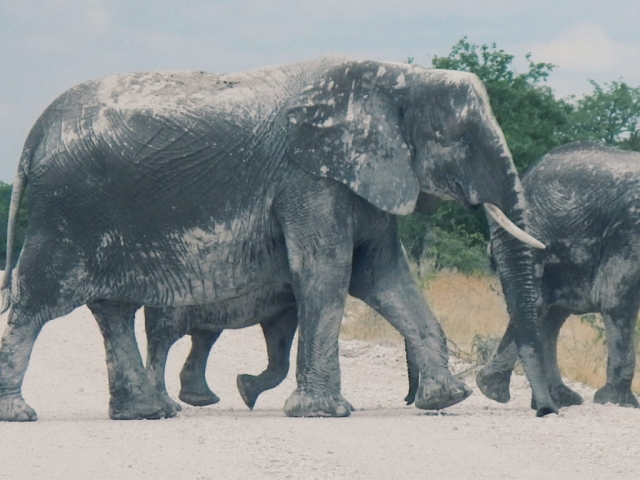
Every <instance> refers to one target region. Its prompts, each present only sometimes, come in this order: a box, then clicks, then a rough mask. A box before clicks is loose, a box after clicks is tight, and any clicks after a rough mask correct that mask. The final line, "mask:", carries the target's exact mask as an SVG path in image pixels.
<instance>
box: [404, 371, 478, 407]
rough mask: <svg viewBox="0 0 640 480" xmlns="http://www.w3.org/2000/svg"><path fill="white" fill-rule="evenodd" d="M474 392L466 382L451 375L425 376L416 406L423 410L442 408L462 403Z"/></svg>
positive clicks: (416, 399)
mask: <svg viewBox="0 0 640 480" xmlns="http://www.w3.org/2000/svg"><path fill="white" fill-rule="evenodd" d="M421 380H422V378H421ZM472 393H473V390H471V389H470V388H469V387H468V386H467V385H466V384H465V383H464V382H461V381H460V380H457V379H455V378H453V377H452V376H451V375H441V376H438V377H436V378H424V380H422V381H421V382H420V386H419V387H418V391H417V393H416V398H415V401H416V407H418V408H420V409H422V410H441V409H443V408H447V407H450V406H451V405H455V404H456V403H460V402H461V401H463V400H464V399H465V398H467V397H468V396H469V395H471V394H472Z"/></svg>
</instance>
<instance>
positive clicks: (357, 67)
mask: <svg viewBox="0 0 640 480" xmlns="http://www.w3.org/2000/svg"><path fill="white" fill-rule="evenodd" d="M405 70H406V68H405V67H403V66H402V65H390V64H382V63H377V62H347V63H344V64H342V65H340V66H338V67H333V68H332V69H331V70H329V71H328V72H327V73H326V74H325V75H324V76H323V78H321V79H320V80H318V81H317V82H316V83H315V84H313V85H312V86H310V87H307V88H306V89H305V90H304V91H303V92H302V93H301V94H300V96H299V98H298V99H297V102H296V104H295V105H294V106H293V107H292V108H291V109H290V110H289V111H288V116H289V131H288V143H287V148H288V152H289V156H290V157H291V159H292V160H293V161H294V162H296V163H297V164H298V165H299V166H300V167H302V168H303V169H305V170H307V171H309V172H312V173H314V174H316V175H319V176H322V177H328V178H333V179H335V180H338V181H339V182H342V183H344V184H345V185H348V186H349V188H351V189H352V190H353V191H354V192H356V193H357V194H358V195H360V196H361V197H363V198H365V199H366V200H368V201H369V202H370V203H372V204H373V205H375V206H376V207H378V208H380V209H382V210H385V211H387V212H390V213H395V214H407V213H410V212H412V211H413V210H414V208H415V204H416V199H417V198H418V193H419V191H420V185H419V184H418V178H417V176H416V174H415V173H414V171H413V169H412V167H411V164H412V162H411V151H410V150H409V148H408V146H407V143H406V142H405V139H404V137H403V133H402V131H401V128H400V121H401V118H400V117H401V115H402V113H401V107H400V105H401V103H402V99H403V98H404V96H405V95H406V90H407V89H406V84H405V76H404V75H405V73H406V72H405Z"/></svg>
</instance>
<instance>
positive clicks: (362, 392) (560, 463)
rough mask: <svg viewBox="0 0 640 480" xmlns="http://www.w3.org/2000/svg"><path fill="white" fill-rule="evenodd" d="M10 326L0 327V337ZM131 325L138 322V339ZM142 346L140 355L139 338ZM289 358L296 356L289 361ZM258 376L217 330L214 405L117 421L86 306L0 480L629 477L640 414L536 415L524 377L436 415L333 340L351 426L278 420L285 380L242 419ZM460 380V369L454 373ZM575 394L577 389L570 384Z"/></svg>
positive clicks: (389, 350)
mask: <svg viewBox="0 0 640 480" xmlns="http://www.w3.org/2000/svg"><path fill="white" fill-rule="evenodd" d="M5 324H6V315H3V316H2V317H0V330H3V329H4V325H5ZM140 325H141V322H140V321H138V326H139V327H138V333H139V334H141V330H140ZM141 337H142V336H141V335H139V338H140V341H141V346H142V347H143V348H144V339H143V338H141ZM188 346H189V342H188V340H187V339H186V338H185V339H182V340H181V341H180V342H178V343H177V344H176V345H175V346H174V348H173V349H172V351H171V355H170V359H169V365H168V371H167V383H168V386H169V393H170V394H172V396H174V398H175V397H176V392H177V389H178V372H179V370H180V367H181V365H182V361H183V360H184V358H185V356H186V354H187V350H188ZM294 357H295V355H294ZM265 365H266V353H265V349H264V346H263V340H262V337H261V331H260V329H259V327H258V328H255V327H254V328H250V329H245V330H242V331H229V332H225V333H224V334H223V335H222V337H221V338H220V340H219V342H218V345H216V347H215V352H214V354H213V355H212V357H211V359H210V363H209V371H208V380H209V383H210V385H211V386H212V389H213V390H214V391H215V392H216V393H217V394H218V395H219V396H220V397H221V398H222V400H221V402H220V403H219V404H218V405H215V406H211V407H205V408H196V407H190V406H187V405H185V406H184V409H183V411H182V412H181V413H180V414H178V416H177V417H176V418H173V419H169V420H156V421H130V422H116V421H112V420H109V418H108V415H107V406H108V389H107V376H106V367H105V362H104V349H103V346H102V339H101V336H100V334H99V331H98V328H97V325H96V323H95V322H94V320H93V318H92V317H91V315H90V313H89V312H88V310H87V309H86V308H81V309H78V310H76V311H75V312H73V313H72V314H71V315H68V316H67V317H64V318H61V319H57V320H55V321H53V322H50V323H49V324H47V325H46V326H45V328H44V330H43V331H42V333H41V335H40V337H39V339H38V342H37V343H36V347H35V350H34V352H33V356H32V359H31V364H30V367H29V370H28V372H27V376H26V379H25V383H24V388H23V393H24V397H25V398H26V400H27V402H29V403H30V404H31V406H32V407H34V408H35V409H36V411H37V412H38V415H39V420H38V421H37V422H35V423H29V424H13V423H0V479H11V480H22V479H24V480H33V479H38V480H49V479H51V480H53V479H64V480H75V479H82V480H86V479H102V480H106V479H118V480H125V479H136V480H142V479H193V480H205V479H245V480H246V479H403V480H406V479H521V480H525V479H536V480H541V479H580V480H583V479H599V480H602V479H632V478H633V479H636V478H637V477H638V475H639V474H640V428H639V427H640V411H637V410H632V409H624V408H620V407H615V406H611V405H607V406H600V405H594V404H593V403H592V397H593V391H590V390H589V389H586V388H582V389H581V393H583V394H584V395H585V396H586V398H587V402H586V404H585V405H582V406H580V407H573V408H568V409H564V410H563V411H562V412H561V414H560V415H557V416H556V415H553V416H550V417H547V418H544V419H539V418H536V417H535V414H534V412H533V411H532V410H531V409H530V408H529V407H528V404H529V395H530V391H529V389H528V388H527V384H526V382H525V381H524V379H523V378H522V377H516V378H515V379H514V382H512V397H513V400H512V401H511V402H510V403H509V404H507V405H500V404H497V403H495V402H492V401H490V400H488V399H486V398H484V397H483V396H482V394H481V393H480V392H479V391H477V389H475V385H474V384H473V379H472V377H471V378H469V379H468V382H469V383H470V384H471V385H473V387H474V389H475V393H474V394H473V395H472V396H471V397H470V398H469V399H467V400H466V401H465V402H463V403H462V404H459V405H456V406H454V407H451V408H449V409H447V410H445V411H444V412H442V413H430V412H424V411H420V410H418V409H416V408H414V407H406V406H404V404H403V401H402V398H403V397H404V395H405V393H406V392H405V390H406V380H405V366H404V360H403V354H402V351H401V350H399V349H397V348H394V347H390V346H381V345H370V344H367V343H363V342H358V341H350V342H342V343H341V365H342V373H343V376H342V378H343V393H344V395H345V397H346V398H347V399H348V400H349V401H351V403H352V404H353V405H354V406H355V407H356V408H357V411H356V412H354V413H353V415H352V416H351V417H350V418H342V419H326V418H325V419H293V418H287V417H285V416H284V414H283V412H282V406H283V404H284V401H285V399H286V398H287V397H288V396H289V394H290V393H291V392H292V391H293V389H294V375H293V374H292V373H291V374H290V375H289V378H288V379H287V380H286V381H285V382H284V383H283V384H282V385H280V386H279V387H278V388H276V389H275V390H273V391H271V392H267V393H265V394H263V396H261V397H260V399H259V400H258V403H257V405H256V409H255V410H254V411H253V412H250V411H249V410H248V409H247V408H246V407H245V406H244V404H243V403H242V400H241V399H240V396H239V395H238V393H237V391H236V389H235V377H236V375H237V374H238V373H258V372H260V371H261V370H262V369H263V368H264V366H265ZM456 368H459V369H463V368H464V365H456ZM577 388H579V387H577Z"/></svg>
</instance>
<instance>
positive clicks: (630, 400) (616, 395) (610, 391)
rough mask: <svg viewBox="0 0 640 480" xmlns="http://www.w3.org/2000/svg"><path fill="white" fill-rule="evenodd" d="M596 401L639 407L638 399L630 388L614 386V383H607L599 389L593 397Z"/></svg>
mask: <svg viewBox="0 0 640 480" xmlns="http://www.w3.org/2000/svg"><path fill="white" fill-rule="evenodd" d="M593 401H594V402H595V403H602V404H604V403H615V404H616V405H620V406H621V407H632V408H638V407H640V405H639V404H638V399H637V398H636V397H635V395H634V394H633V393H632V392H631V389H630V388H624V387H614V386H613V385H610V384H606V385H605V386H604V387H602V388H601V389H600V390H598V391H597V392H596V394H595V396H594V397H593Z"/></svg>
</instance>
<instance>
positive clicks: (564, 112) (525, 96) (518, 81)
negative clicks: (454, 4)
mask: <svg viewBox="0 0 640 480" xmlns="http://www.w3.org/2000/svg"><path fill="white" fill-rule="evenodd" d="M514 58H515V57H514V56H513V55H511V54H508V53H506V52H505V51H504V50H502V49H498V48H497V47H496V45H495V44H493V45H491V46H488V45H482V46H478V45H475V44H471V43H469V42H468V41H467V38H466V37H464V38H462V39H461V40H459V41H458V43H456V44H455V45H454V46H453V48H452V49H451V52H450V53H449V55H447V56H446V57H438V56H435V57H434V58H433V60H432V62H431V63H432V65H433V67H435V68H444V69H449V70H463V71H467V72H472V73H475V74H476V75H477V76H478V77H479V78H480V80H482V82H483V83H484V85H485V87H486V89H487V93H488V94H489V101H490V102H491V108H492V110H493V113H494V114H495V116H496V119H497V120H498V124H500V128H502V131H503V132H504V135H505V137H506V139H507V143H508V144H509V148H510V149H511V153H512V154H513V160H514V162H515V164H516V167H517V168H518V171H519V172H523V171H524V170H525V169H526V168H528V167H529V166H530V165H531V164H532V163H533V162H534V161H535V160H537V159H538V158H540V157H541V156H542V155H543V154H544V153H546V152H547V151H549V150H551V149H552V148H554V147H557V146H559V145H562V144H563V143H566V142H567V141H568V140H569V139H570V137H569V135H568V130H569V116H570V114H571V113H572V111H573V106H572V104H571V103H569V102H567V101H564V100H557V99H556V98H555V96H554V94H553V90H552V89H551V88H550V87H549V86H548V85H546V83H545V82H546V80H547V78H548V77H549V74H550V73H551V72H552V71H553V69H554V68H555V65H552V64H551V63H544V62H539V63H534V62H533V61H531V55H530V54H527V55H525V59H526V61H527V70H526V71H524V72H522V73H518V72H516V70H515V68H514V66H513V60H514Z"/></svg>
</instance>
